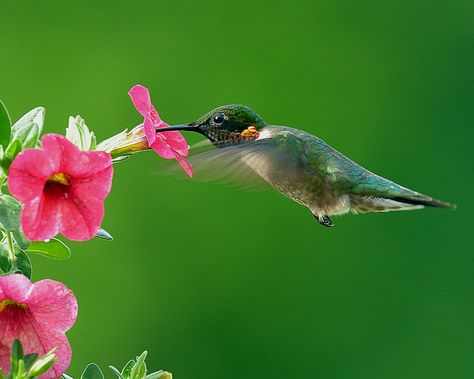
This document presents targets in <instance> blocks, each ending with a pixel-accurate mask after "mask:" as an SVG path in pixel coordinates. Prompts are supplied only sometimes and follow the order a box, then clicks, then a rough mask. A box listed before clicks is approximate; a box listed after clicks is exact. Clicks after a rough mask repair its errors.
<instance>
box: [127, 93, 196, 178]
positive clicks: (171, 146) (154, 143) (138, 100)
mask: <svg viewBox="0 0 474 379" xmlns="http://www.w3.org/2000/svg"><path fill="white" fill-rule="evenodd" d="M128 94H129V95H130V98H131V99H132V102H133V105H135V108H136V109H137V111H138V112H140V114H141V115H142V116H143V117H144V118H145V121H144V122H143V129H144V131H145V135H146V139H147V141H148V145H149V146H150V148H152V149H153V150H155V151H156V152H157V153H158V155H160V156H161V157H163V158H165V159H172V158H175V159H176V160H177V161H178V162H179V163H180V164H181V166H182V167H183V169H184V171H186V173H187V174H188V175H189V176H191V177H192V176H193V169H192V167H191V164H190V163H189V162H188V160H187V159H186V157H187V156H188V152H189V146H188V144H187V143H186V140H185V139H184V137H183V135H182V134H181V133H180V132H175V131H171V132H163V133H156V131H155V129H156V128H164V127H166V126H168V124H167V123H166V122H164V121H163V120H162V119H161V118H160V115H159V114H158V112H157V111H156V109H155V107H154V106H153V104H152V103H151V98H150V93H149V91H148V89H147V88H146V87H143V86H142V85H140V84H137V85H136V86H134V87H133V88H132V89H131V90H130V91H129V92H128Z"/></svg>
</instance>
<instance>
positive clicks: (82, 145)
mask: <svg viewBox="0 0 474 379" xmlns="http://www.w3.org/2000/svg"><path fill="white" fill-rule="evenodd" d="M66 138H67V139H68V140H69V141H71V142H72V143H73V144H74V145H76V146H77V147H78V148H79V149H81V150H94V149H95V148H96V145H97V142H96V138H95V135H94V132H91V131H90V130H89V128H88V127H87V125H86V123H85V121H84V120H83V119H82V118H81V116H76V117H75V118H74V117H69V125H68V127H67V128H66Z"/></svg>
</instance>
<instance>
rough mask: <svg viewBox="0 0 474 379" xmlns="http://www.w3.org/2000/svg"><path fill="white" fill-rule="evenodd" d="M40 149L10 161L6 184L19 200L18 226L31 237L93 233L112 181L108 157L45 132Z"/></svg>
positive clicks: (72, 236)
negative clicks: (21, 204) (20, 205)
mask: <svg viewBox="0 0 474 379" xmlns="http://www.w3.org/2000/svg"><path fill="white" fill-rule="evenodd" d="M41 143H42V149H41V150H40V149H26V150H24V151H22V152H21V153H20V154H18V156H17V157H16V158H15V160H14V161H13V163H12V164H11V166H10V171H9V178H8V188H9V190H10V192H11V193H12V195H13V196H15V197H16V198H17V199H18V200H20V201H21V202H22V203H23V204H24V207H23V210H22V212H21V226H22V229H23V232H24V233H25V236H26V237H27V238H28V239H29V240H31V241H42V240H46V239H48V238H51V237H54V236H55V235H56V234H58V233H62V234H63V235H64V236H65V237H67V238H69V239H71V240H75V241H84V240H88V239H91V238H92V237H94V236H95V235H96V234H97V231H98V229H99V227H100V224H101V223H102V219H103V217H104V199H105V198H106V197H107V195H108V194H109V192H110V188H111V186H112V175H113V168H112V159H111V157H110V155H109V154H107V153H105V152H103V151H81V150H79V149H78V148H77V147H76V146H75V145H74V144H72V143H71V142H69V141H68V140H67V139H66V138H65V137H63V136H61V135H58V134H47V135H45V136H44V137H43V138H42V140H41Z"/></svg>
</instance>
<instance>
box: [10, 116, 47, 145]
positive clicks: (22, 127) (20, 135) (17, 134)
mask: <svg viewBox="0 0 474 379" xmlns="http://www.w3.org/2000/svg"><path fill="white" fill-rule="evenodd" d="M44 114H45V109H44V108H43V107H37V108H34V109H32V110H31V111H29V112H28V113H26V114H25V115H24V116H22V117H21V118H20V119H19V120H18V121H17V122H15V124H14V125H13V126H12V135H13V138H17V139H19V140H20V142H21V143H22V145H23V146H24V147H26V146H25V145H24V141H25V140H26V138H27V136H28V135H29V134H30V130H31V128H32V125H33V124H35V125H36V127H35V128H36V129H37V132H36V131H35V132H33V133H34V134H36V133H37V136H38V137H39V136H40V135H41V132H42V131H43V124H44ZM31 139H34V137H33V136H30V138H29V140H31ZM37 141H38V139H36V141H35V145H36V142H37ZM29 143H31V141H30V142H29ZM35 145H33V146H28V147H34V146H35Z"/></svg>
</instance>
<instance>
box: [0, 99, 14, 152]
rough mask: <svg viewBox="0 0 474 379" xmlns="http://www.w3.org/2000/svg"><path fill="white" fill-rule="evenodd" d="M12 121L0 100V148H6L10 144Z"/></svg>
mask: <svg viewBox="0 0 474 379" xmlns="http://www.w3.org/2000/svg"><path fill="white" fill-rule="evenodd" d="M11 127H12V121H11V119H10V115H9V114H8V111H7V108H6V107H5V104H3V102H2V100H0V146H3V147H4V148H6V147H7V146H8V144H9V143H10V138H11V134H12V131H11Z"/></svg>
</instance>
